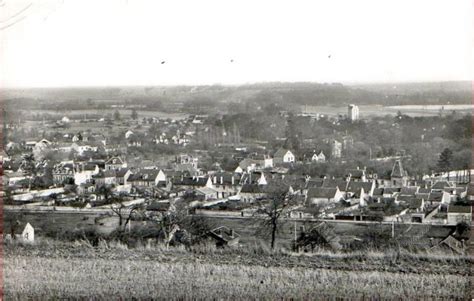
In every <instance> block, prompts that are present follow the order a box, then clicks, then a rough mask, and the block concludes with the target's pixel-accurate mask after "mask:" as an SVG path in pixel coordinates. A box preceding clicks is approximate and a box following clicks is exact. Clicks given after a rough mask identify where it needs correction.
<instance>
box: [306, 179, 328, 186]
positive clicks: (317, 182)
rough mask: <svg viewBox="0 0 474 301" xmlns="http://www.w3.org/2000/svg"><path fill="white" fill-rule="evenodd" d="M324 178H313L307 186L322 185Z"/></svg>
mask: <svg viewBox="0 0 474 301" xmlns="http://www.w3.org/2000/svg"><path fill="white" fill-rule="evenodd" d="M323 182H324V179H311V180H309V181H308V182H306V188H313V187H322V186H323Z"/></svg>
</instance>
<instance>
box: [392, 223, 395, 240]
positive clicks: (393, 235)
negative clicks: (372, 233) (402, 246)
mask: <svg viewBox="0 0 474 301" xmlns="http://www.w3.org/2000/svg"><path fill="white" fill-rule="evenodd" d="M394 237H395V222H394V221H392V238H394Z"/></svg>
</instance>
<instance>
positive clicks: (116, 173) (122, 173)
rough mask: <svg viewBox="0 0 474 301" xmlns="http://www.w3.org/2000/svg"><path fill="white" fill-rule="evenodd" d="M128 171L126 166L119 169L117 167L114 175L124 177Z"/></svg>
mask: <svg viewBox="0 0 474 301" xmlns="http://www.w3.org/2000/svg"><path fill="white" fill-rule="evenodd" d="M128 171H129V169H128V168H121V169H119V170H117V171H116V172H115V175H116V176H117V177H119V178H121V177H124V176H125V175H126V174H127V172H128Z"/></svg>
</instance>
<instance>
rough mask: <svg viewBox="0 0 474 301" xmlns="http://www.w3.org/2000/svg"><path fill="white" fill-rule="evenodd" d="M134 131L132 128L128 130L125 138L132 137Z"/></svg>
mask: <svg viewBox="0 0 474 301" xmlns="http://www.w3.org/2000/svg"><path fill="white" fill-rule="evenodd" d="M133 134H134V133H133V132H132V131H131V130H128V131H127V132H126V133H125V139H128V138H130V136H132V135H133Z"/></svg>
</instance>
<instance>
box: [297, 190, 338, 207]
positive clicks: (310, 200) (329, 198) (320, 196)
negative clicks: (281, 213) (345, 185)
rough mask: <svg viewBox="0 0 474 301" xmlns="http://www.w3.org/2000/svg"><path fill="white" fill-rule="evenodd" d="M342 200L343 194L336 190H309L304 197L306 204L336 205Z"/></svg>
mask: <svg viewBox="0 0 474 301" xmlns="http://www.w3.org/2000/svg"><path fill="white" fill-rule="evenodd" d="M342 199H344V194H343V193H342V192H341V191H340V190H339V188H338V187H336V188H324V187H321V188H316V187H315V188H310V189H308V195H307V196H306V200H307V204H310V205H312V204H326V203H337V202H339V201H340V200H342Z"/></svg>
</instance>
